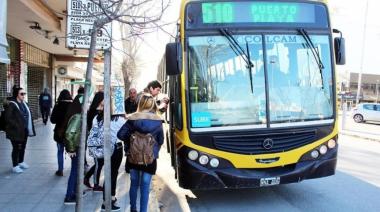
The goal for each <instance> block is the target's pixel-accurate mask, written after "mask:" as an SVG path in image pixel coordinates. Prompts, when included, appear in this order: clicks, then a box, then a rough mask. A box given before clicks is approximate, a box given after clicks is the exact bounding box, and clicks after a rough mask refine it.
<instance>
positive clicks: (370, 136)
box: [339, 129, 380, 142]
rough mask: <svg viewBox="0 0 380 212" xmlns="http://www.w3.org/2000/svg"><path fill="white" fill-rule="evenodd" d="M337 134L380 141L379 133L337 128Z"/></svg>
mask: <svg viewBox="0 0 380 212" xmlns="http://www.w3.org/2000/svg"><path fill="white" fill-rule="evenodd" d="M339 134H342V135H348V136H352V137H357V138H362V139H366V140H371V141H377V142H380V132H379V133H369V132H361V131H356V130H342V129H341V130H339Z"/></svg>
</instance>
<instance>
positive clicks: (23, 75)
mask: <svg viewBox="0 0 380 212" xmlns="http://www.w3.org/2000/svg"><path fill="white" fill-rule="evenodd" d="M20 87H21V88H23V89H24V90H25V92H26V93H28V64H27V63H25V62H23V61H21V70H20ZM25 101H28V95H26V96H25Z"/></svg>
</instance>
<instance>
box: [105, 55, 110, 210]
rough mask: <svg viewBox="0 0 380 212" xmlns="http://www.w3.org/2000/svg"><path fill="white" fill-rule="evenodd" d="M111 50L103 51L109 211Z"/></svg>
mask: <svg viewBox="0 0 380 212" xmlns="http://www.w3.org/2000/svg"><path fill="white" fill-rule="evenodd" d="M110 125H111V50H110V49H108V50H105V51H104V133H103V135H104V193H105V201H104V205H105V207H106V211H111V134H110Z"/></svg>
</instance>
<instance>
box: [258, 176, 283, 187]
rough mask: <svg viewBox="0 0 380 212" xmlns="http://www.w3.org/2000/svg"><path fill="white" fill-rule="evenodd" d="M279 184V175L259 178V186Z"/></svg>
mask: <svg viewBox="0 0 380 212" xmlns="http://www.w3.org/2000/svg"><path fill="white" fill-rule="evenodd" d="M279 184H280V177H269V178H261V179H260V187H265V186H274V185H279Z"/></svg>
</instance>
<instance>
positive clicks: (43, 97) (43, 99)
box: [39, 88, 53, 125]
mask: <svg viewBox="0 0 380 212" xmlns="http://www.w3.org/2000/svg"><path fill="white" fill-rule="evenodd" d="M39 103H40V110H41V114H42V120H43V122H44V124H45V125H46V123H47V121H48V119H49V116H50V109H51V108H52V106H53V100H52V98H51V95H50V94H49V92H48V89H47V88H45V89H44V91H43V92H42V93H41V94H40V97H39Z"/></svg>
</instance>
